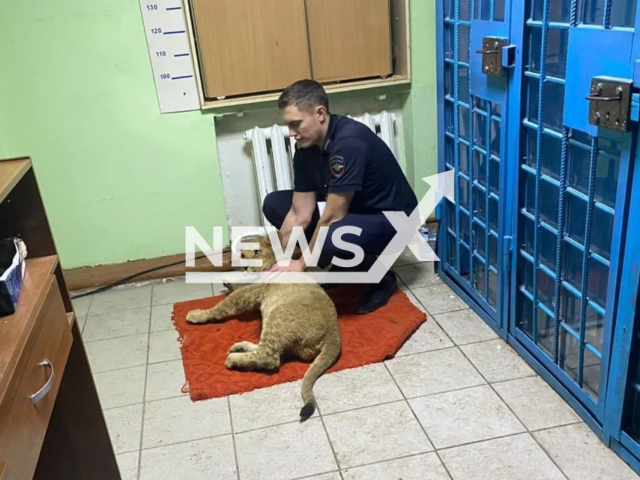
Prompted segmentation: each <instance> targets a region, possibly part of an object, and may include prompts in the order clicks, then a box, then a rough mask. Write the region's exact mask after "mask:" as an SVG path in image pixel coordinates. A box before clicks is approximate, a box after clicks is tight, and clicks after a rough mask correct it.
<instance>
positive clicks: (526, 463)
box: [440, 434, 615, 480]
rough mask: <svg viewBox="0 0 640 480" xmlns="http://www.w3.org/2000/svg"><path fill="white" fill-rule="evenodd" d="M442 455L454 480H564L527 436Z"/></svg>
mask: <svg viewBox="0 0 640 480" xmlns="http://www.w3.org/2000/svg"><path fill="white" fill-rule="evenodd" d="M440 456H441V457H442V461H443V462H444V463H445V465H446V466H447V468H448V469H449V472H451V475H452V476H453V479H454V480H565V477H564V475H563V474H562V473H561V472H560V470H558V467H556V466H555V465H554V464H553V462H552V461H551V460H550V459H549V457H548V456H547V455H546V454H545V452H544V451H543V450H542V449H541V448H540V446H539V445H538V444H537V443H536V442H535V440H533V438H531V437H530V436H529V435H528V434H524V435H516V436H513V437H507V438H499V439H495V440H489V441H486V442H480V443H474V444H471V445H465V446H462V447H456V448H451V449H447V450H442V451H440ZM604 478H611V479H613V478H615V477H603V478H602V480H604Z"/></svg>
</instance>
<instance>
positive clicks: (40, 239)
mask: <svg viewBox="0 0 640 480" xmlns="http://www.w3.org/2000/svg"><path fill="white" fill-rule="evenodd" d="M5 237H20V238H22V239H23V240H24V242H25V244H26V246H27V250H28V256H27V261H26V270H25V276H24V282H23V286H22V290H21V292H20V298H19V301H18V306H17V308H16V311H15V313H14V314H13V315H8V316H3V317H0V478H1V480H26V479H31V478H33V479H35V480H58V479H63V478H64V479H76V478H77V479H80V478H82V479H84V478H91V479H95V480H119V479H120V473H119V471H118V465H117V463H116V458H115V455H114V452H113V448H112V445H111V441H110V439H109V434H108V432H107V426H106V423H105V420H104V416H103V414H102V408H101V406H100V401H99V399H98V394H97V391H96V387H95V384H94V382H93V376H92V374H91V369H90V368H89V362H88V360H87V354H86V352H85V349H84V345H83V343H82V338H81V336H80V330H79V329H78V325H77V323H76V321H75V320H76V318H75V313H74V311H73V305H72V303H71V299H70V298H69V294H68V292H67V287H66V283H65V280H64V276H63V273H62V267H61V265H60V262H59V259H58V255H57V252H56V247H55V243H54V241H53V237H52V235H51V230H50V229H49V223H48V221H47V216H46V212H45V209H44V206H43V204H42V199H41V197H40V193H39V189H38V184H37V182H36V177H35V174H34V171H33V168H32V165H31V160H29V159H27V158H24V159H16V160H2V161H0V238H5Z"/></svg>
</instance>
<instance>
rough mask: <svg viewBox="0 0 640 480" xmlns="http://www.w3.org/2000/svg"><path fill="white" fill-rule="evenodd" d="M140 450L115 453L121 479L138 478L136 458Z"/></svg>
mask: <svg viewBox="0 0 640 480" xmlns="http://www.w3.org/2000/svg"><path fill="white" fill-rule="evenodd" d="M139 456H140V452H139V451H137V450H136V451H135V452H128V453H121V454H120V455H116V460H117V462H118V468H119V469H120V476H121V477H122V479H121V480H138V460H139Z"/></svg>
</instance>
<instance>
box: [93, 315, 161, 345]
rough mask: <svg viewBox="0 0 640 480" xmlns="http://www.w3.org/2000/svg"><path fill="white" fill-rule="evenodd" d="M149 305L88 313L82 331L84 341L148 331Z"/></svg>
mask: <svg viewBox="0 0 640 480" xmlns="http://www.w3.org/2000/svg"><path fill="white" fill-rule="evenodd" d="M150 314H151V308H150V307H144V308H136V309H133V310H122V311H118V312H109V313H101V314H99V315H89V316H88V317H87V321H86V323H85V326H84V330H83V332H82V338H83V339H84V341H85V342H93V341H96V340H108V339H110V338H116V337H124V336H128V335H139V334H142V333H148V332H149V316H150Z"/></svg>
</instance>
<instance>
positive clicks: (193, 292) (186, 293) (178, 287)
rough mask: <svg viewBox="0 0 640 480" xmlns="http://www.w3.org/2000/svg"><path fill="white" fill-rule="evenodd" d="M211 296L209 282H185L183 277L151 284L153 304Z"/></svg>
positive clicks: (211, 291)
mask: <svg viewBox="0 0 640 480" xmlns="http://www.w3.org/2000/svg"><path fill="white" fill-rule="evenodd" d="M212 296H213V288H212V287H211V284H210V283H186V282H185V279H184V277H181V278H176V279H168V280H167V281H166V282H164V283H156V284H155V285H154V286H153V303H152V304H153V305H164V304H168V303H177V302H186V301H187V300H196V299H200V298H208V297H212Z"/></svg>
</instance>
